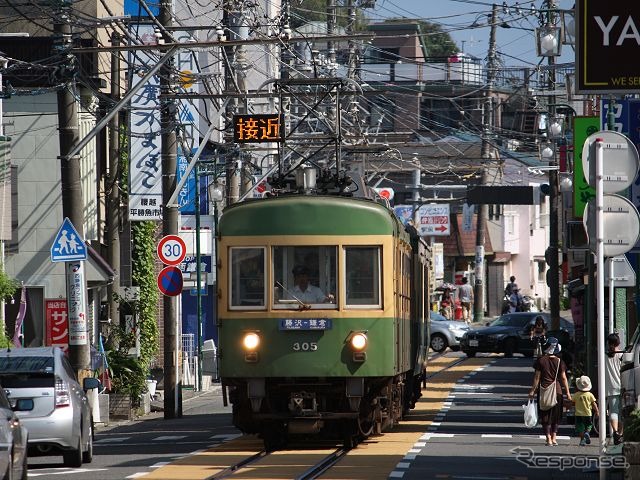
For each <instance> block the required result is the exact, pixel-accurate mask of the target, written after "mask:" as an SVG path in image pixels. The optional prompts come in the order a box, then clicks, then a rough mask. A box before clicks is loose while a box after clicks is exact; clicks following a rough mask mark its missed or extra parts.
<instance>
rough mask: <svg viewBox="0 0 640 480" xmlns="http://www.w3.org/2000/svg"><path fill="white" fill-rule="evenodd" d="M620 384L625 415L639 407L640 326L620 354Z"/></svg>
mask: <svg viewBox="0 0 640 480" xmlns="http://www.w3.org/2000/svg"><path fill="white" fill-rule="evenodd" d="M620 386H621V390H622V414H623V415H624V416H626V415H628V414H629V413H630V412H631V410H633V409H634V408H640V328H637V329H636V331H635V333H634V334H633V337H632V338H631V341H630V342H629V345H628V346H627V348H626V349H625V353H624V354H623V355H622V366H621V367H620Z"/></svg>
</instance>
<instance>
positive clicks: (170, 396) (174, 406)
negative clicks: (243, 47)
mask: <svg viewBox="0 0 640 480" xmlns="http://www.w3.org/2000/svg"><path fill="white" fill-rule="evenodd" d="M158 19H159V20H160V23H161V24H162V25H163V26H164V27H165V28H164V29H163V32H162V36H163V38H164V41H165V43H169V42H171V41H172V39H171V38H170V37H169V36H168V35H169V34H168V30H169V28H166V27H171V26H172V25H173V20H172V12H171V0H162V1H161V3H160V14H159V15H158ZM172 71H173V58H170V59H169V60H167V61H166V62H165V63H164V64H163V65H162V68H161V70H160V130H161V132H162V133H161V154H160V155H161V158H162V200H163V201H162V203H163V205H164V208H163V210H162V233H163V234H164V235H171V234H173V235H176V234H177V233H178V207H177V206H170V205H169V200H170V199H171V195H172V193H173V192H174V190H175V189H176V166H177V154H178V144H177V138H176V104H175V100H173V99H171V98H168V96H167V95H168V94H170V93H173V92H172V88H171V75H172ZM163 306H164V315H163V323H164V418H165V419H170V418H180V417H182V395H181V391H180V388H181V384H180V383H179V378H180V376H179V371H180V370H179V367H180V365H179V364H178V351H179V348H178V333H179V329H178V309H177V301H176V297H171V296H168V295H165V297H164V305H163Z"/></svg>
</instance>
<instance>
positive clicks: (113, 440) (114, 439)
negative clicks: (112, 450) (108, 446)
mask: <svg viewBox="0 0 640 480" xmlns="http://www.w3.org/2000/svg"><path fill="white" fill-rule="evenodd" d="M130 438H131V437H110V438H101V439H100V440H96V441H94V442H93V443H94V444H96V443H118V442H126V441H127V440H129V439H130Z"/></svg>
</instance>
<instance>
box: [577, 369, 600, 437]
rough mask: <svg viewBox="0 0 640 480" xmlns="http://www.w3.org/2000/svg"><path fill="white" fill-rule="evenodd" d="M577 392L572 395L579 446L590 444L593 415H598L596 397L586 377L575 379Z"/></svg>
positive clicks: (589, 380)
mask: <svg viewBox="0 0 640 480" xmlns="http://www.w3.org/2000/svg"><path fill="white" fill-rule="evenodd" d="M576 388H577V389H578V392H577V393H576V394H574V395H573V403H574V404H575V406H576V432H577V433H578V435H579V436H580V446H581V447H583V446H585V445H589V444H590V443H591V436H590V435H589V433H590V432H591V428H592V427H593V420H592V417H593V413H594V412H595V413H596V415H599V412H598V404H597V403H596V397H594V396H593V393H591V379H590V378H589V377H587V376H586V375H583V376H581V377H579V378H576Z"/></svg>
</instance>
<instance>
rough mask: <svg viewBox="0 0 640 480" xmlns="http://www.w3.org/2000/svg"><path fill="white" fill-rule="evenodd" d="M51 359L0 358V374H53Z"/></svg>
mask: <svg viewBox="0 0 640 480" xmlns="http://www.w3.org/2000/svg"><path fill="white" fill-rule="evenodd" d="M53 367H54V361H53V357H22V356H17V357H0V373H53V369H54V368H53Z"/></svg>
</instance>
